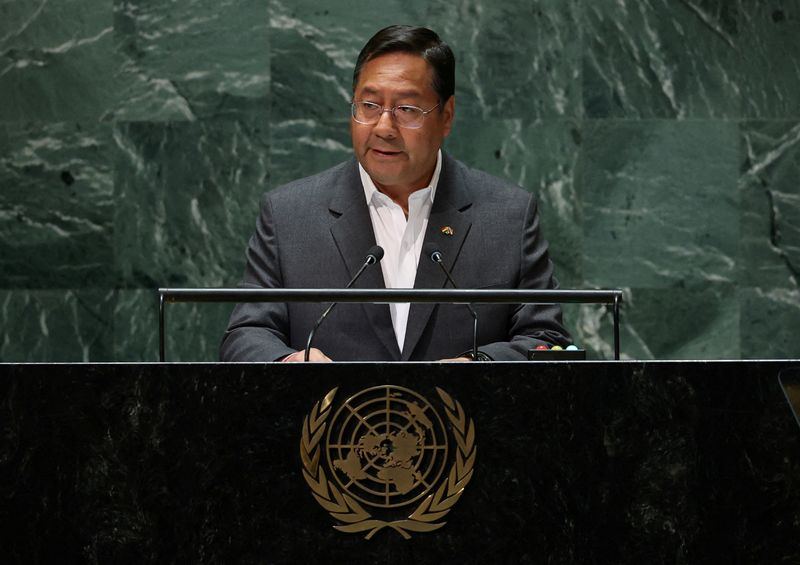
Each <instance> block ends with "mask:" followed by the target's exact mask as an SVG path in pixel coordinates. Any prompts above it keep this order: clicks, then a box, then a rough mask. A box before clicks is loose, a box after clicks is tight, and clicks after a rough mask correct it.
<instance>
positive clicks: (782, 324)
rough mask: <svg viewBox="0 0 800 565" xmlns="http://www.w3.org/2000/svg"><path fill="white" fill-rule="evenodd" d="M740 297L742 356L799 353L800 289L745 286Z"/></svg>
mask: <svg viewBox="0 0 800 565" xmlns="http://www.w3.org/2000/svg"><path fill="white" fill-rule="evenodd" d="M739 301H740V302H741V328H740V333H741V340H742V358H743V359H781V358H785V357H791V356H794V355H795V354H796V351H797V350H798V344H797V336H798V335H800V290H798V289H797V288H793V289H790V288H780V287H778V288H742V289H740V290H739Z"/></svg>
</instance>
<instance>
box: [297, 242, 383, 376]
mask: <svg viewBox="0 0 800 565" xmlns="http://www.w3.org/2000/svg"><path fill="white" fill-rule="evenodd" d="M381 259H383V247H381V246H380V245H373V246H372V247H370V248H369V251H367V256H366V258H365V259H364V264H363V265H361V268H360V269H359V270H358V272H357V273H356V274H355V276H354V277H353V278H352V279H350V282H349V283H347V286H346V287H345V288H350V287H351V286H353V284H354V283H355V282H356V281H357V280H358V277H360V276H361V273H363V272H364V271H365V270H366V268H367V267H369V266H370V265H375V264H376V263H380V262H381ZM336 304H337V303H336V302H333V303H331V305H330V306H328V308H327V309H326V310H325V311H324V312H323V313H322V316H320V317H319V319H318V320H317V323H316V324H314V327H313V328H312V329H311V333H309V334H308V341H307V342H306V352H305V356H304V361H305V362H306V363H308V356H309V354H310V352H311V342H313V341H314V334H316V333H317V329H319V326H320V324H322V322H323V320H325V318H327V317H328V314H330V313H331V310H333V307H334V306H336Z"/></svg>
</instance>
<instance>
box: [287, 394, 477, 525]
mask: <svg viewBox="0 0 800 565" xmlns="http://www.w3.org/2000/svg"><path fill="white" fill-rule="evenodd" d="M337 390H338V389H336V388H334V389H333V390H331V391H330V392H328V394H326V395H325V397H323V398H322V400H320V401H319V402H317V403H315V404H314V406H313V407H312V409H311V413H310V414H309V415H308V416H306V418H305V420H304V421H303V432H302V437H301V440H300V456H301V459H302V462H303V477H304V478H305V480H306V482H307V483H308V485H309V486H310V487H311V491H312V494H313V495H314V498H315V499H316V500H317V502H318V503H319V504H320V505H321V506H322V507H323V508H324V509H325V510H327V511H328V512H329V513H330V514H331V516H333V517H334V518H335V519H336V520H338V521H339V522H341V523H340V524H337V525H335V526H334V527H335V528H336V529H337V530H339V531H342V532H347V533H359V532H367V533H366V538H367V539H371V538H372V536H374V535H375V534H376V533H377V532H378V531H380V530H382V529H383V528H387V527H388V528H391V529H393V530H395V531H396V532H398V533H399V534H400V535H402V536H403V537H404V538H406V539H408V538H410V537H411V534H410V533H409V532H430V531H433V530H437V529H439V528H441V527H442V526H444V525H445V522H443V521H441V520H442V518H444V516H445V515H446V514H447V513H448V512H449V511H450V509H451V508H452V507H453V505H454V504H455V503H456V502H457V501H458V499H459V498H460V497H461V494H462V493H463V491H464V487H465V486H466V485H467V483H468V482H469V480H470V479H471V478H472V470H473V467H474V465H475V456H476V451H477V450H476V447H475V425H474V423H473V422H472V420H471V419H468V418H467V416H466V414H465V413H464V410H463V409H462V407H461V404H459V403H458V402H457V401H456V400H454V399H453V398H451V397H450V395H448V394H447V393H446V392H445V391H443V390H442V389H440V388H437V389H436V392H437V393H438V394H439V398H440V399H441V401H442V404H443V407H444V412H445V416H446V418H445V419H442V417H441V416H440V414H439V412H438V411H437V410H436V409H435V407H434V406H433V405H432V404H431V403H430V402H428V400H427V399H426V398H425V397H423V396H421V395H420V394H418V393H416V392H414V391H413V390H410V389H408V388H404V387H399V386H394V385H385V386H377V387H372V388H368V389H365V390H362V391H361V392H358V393H356V394H354V395H353V396H351V397H350V398H348V399H347V400H345V401H344V402H343V403H342V404H341V406H339V407H338V408H337V409H335V410H334V408H335V407H334V399H335V396H336V392H337ZM446 424H449V425H446ZM448 429H449V432H450V434H448ZM450 435H452V437H453V439H455V445H454V446H452V447H451V442H450V441H449V436H450ZM412 505H413V506H414V508H413V510H412V511H411V512H410V513H408V510H406V508H407V507H411V506H412ZM367 508H369V510H367ZM373 513H375V514H376V516H373ZM392 515H394V518H392Z"/></svg>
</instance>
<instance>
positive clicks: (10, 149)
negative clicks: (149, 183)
mask: <svg viewBox="0 0 800 565" xmlns="http://www.w3.org/2000/svg"><path fill="white" fill-rule="evenodd" d="M113 160H114V147H113V144H112V138H111V127H110V126H109V125H101V124H97V123H59V122H52V123H27V124H0V186H2V190H1V191H0V288H27V289H33V288H76V289H77V288H81V287H86V286H92V287H107V286H110V285H111V283H112V281H113V277H114V275H113V269H112V264H113V215H114V203H113V176H112V175H113V173H112V164H113Z"/></svg>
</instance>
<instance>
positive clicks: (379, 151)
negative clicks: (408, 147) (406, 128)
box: [372, 148, 401, 157]
mask: <svg viewBox="0 0 800 565" xmlns="http://www.w3.org/2000/svg"><path fill="white" fill-rule="evenodd" d="M372 151H373V152H374V153H377V154H378V155H380V156H382V157H393V156H395V155H400V153H401V151H388V150H382V149H375V148H372Z"/></svg>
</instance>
